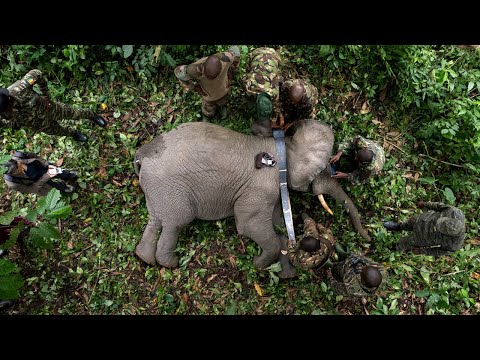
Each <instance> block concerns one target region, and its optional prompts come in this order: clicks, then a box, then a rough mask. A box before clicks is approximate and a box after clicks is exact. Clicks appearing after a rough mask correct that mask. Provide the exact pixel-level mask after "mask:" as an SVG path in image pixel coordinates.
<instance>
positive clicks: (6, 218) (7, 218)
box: [0, 210, 15, 225]
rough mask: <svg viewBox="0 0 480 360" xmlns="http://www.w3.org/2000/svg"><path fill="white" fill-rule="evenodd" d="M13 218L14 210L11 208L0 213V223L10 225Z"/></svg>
mask: <svg viewBox="0 0 480 360" xmlns="http://www.w3.org/2000/svg"><path fill="white" fill-rule="evenodd" d="M14 218H15V212H14V211H13V210H11V211H7V212H6V213H4V214H2V215H0V225H10V224H11V223H12V221H13V219H14Z"/></svg>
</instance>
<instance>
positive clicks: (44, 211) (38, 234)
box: [0, 188, 72, 299]
mask: <svg viewBox="0 0 480 360" xmlns="http://www.w3.org/2000/svg"><path fill="white" fill-rule="evenodd" d="M71 212H72V208H71V206H70V205H66V204H65V202H64V201H62V200H60V191H58V190H57V189H55V188H52V190H50V191H49V192H48V194H47V195H46V196H45V197H43V198H42V199H40V200H39V201H38V203H37V206H36V208H33V209H31V210H30V211H29V212H28V214H27V216H26V220H27V221H30V222H34V223H35V226H34V227H31V228H30V229H28V232H27V235H26V236H25V237H24V238H23V239H22V246H26V247H27V248H29V249H30V250H34V249H52V248H53V241H55V240H58V239H59V238H60V232H59V231H58V229H57V228H56V227H55V226H54V225H55V222H56V221H57V219H65V218H67V217H68V216H69V215H70V214H71ZM21 213H22V211H20V210H11V211H8V212H6V213H4V214H3V215H2V216H0V224H2V225H10V224H11V222H12V221H13V219H14V217H16V216H19V215H21ZM25 227H26V225H25V223H24V222H23V221H20V222H19V223H18V224H17V226H16V227H14V228H12V229H11V230H10V236H9V239H8V240H7V241H6V242H5V243H4V244H2V245H0V249H2V250H7V249H9V248H11V247H12V246H13V245H14V244H15V243H16V242H17V241H18V238H19V236H20V234H21V233H22V230H24V229H25ZM2 266H3V267H2ZM16 272H18V268H17V266H16V265H15V264H14V263H12V262H10V261H8V260H3V259H0V299H15V298H18V297H19V292H18V290H19V289H20V288H21V287H22V286H23V277H22V276H21V275H20V274H17V273H16Z"/></svg>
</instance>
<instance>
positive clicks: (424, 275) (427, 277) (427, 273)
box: [420, 267, 430, 284]
mask: <svg viewBox="0 0 480 360" xmlns="http://www.w3.org/2000/svg"><path fill="white" fill-rule="evenodd" d="M420 275H421V276H422V278H423V280H425V282H426V283H427V284H430V271H428V270H427V269H426V268H425V267H422V268H421V269H420Z"/></svg>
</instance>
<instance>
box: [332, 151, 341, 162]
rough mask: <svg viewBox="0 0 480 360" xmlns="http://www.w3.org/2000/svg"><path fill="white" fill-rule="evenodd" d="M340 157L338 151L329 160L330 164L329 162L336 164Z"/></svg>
mask: <svg viewBox="0 0 480 360" xmlns="http://www.w3.org/2000/svg"><path fill="white" fill-rule="evenodd" d="M341 157H342V152H341V151H339V152H338V153H336V154H335V155H333V156H332V157H331V158H330V162H331V163H336V162H337V161H338V160H340V158H341Z"/></svg>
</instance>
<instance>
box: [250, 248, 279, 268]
mask: <svg viewBox="0 0 480 360" xmlns="http://www.w3.org/2000/svg"><path fill="white" fill-rule="evenodd" d="M274 262H275V256H266V252H265V251H262V254H261V255H258V256H254V257H253V265H254V266H255V267H256V268H257V269H260V270H264V269H265V268H267V267H269V266H270V265H271V264H272V263H274Z"/></svg>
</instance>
